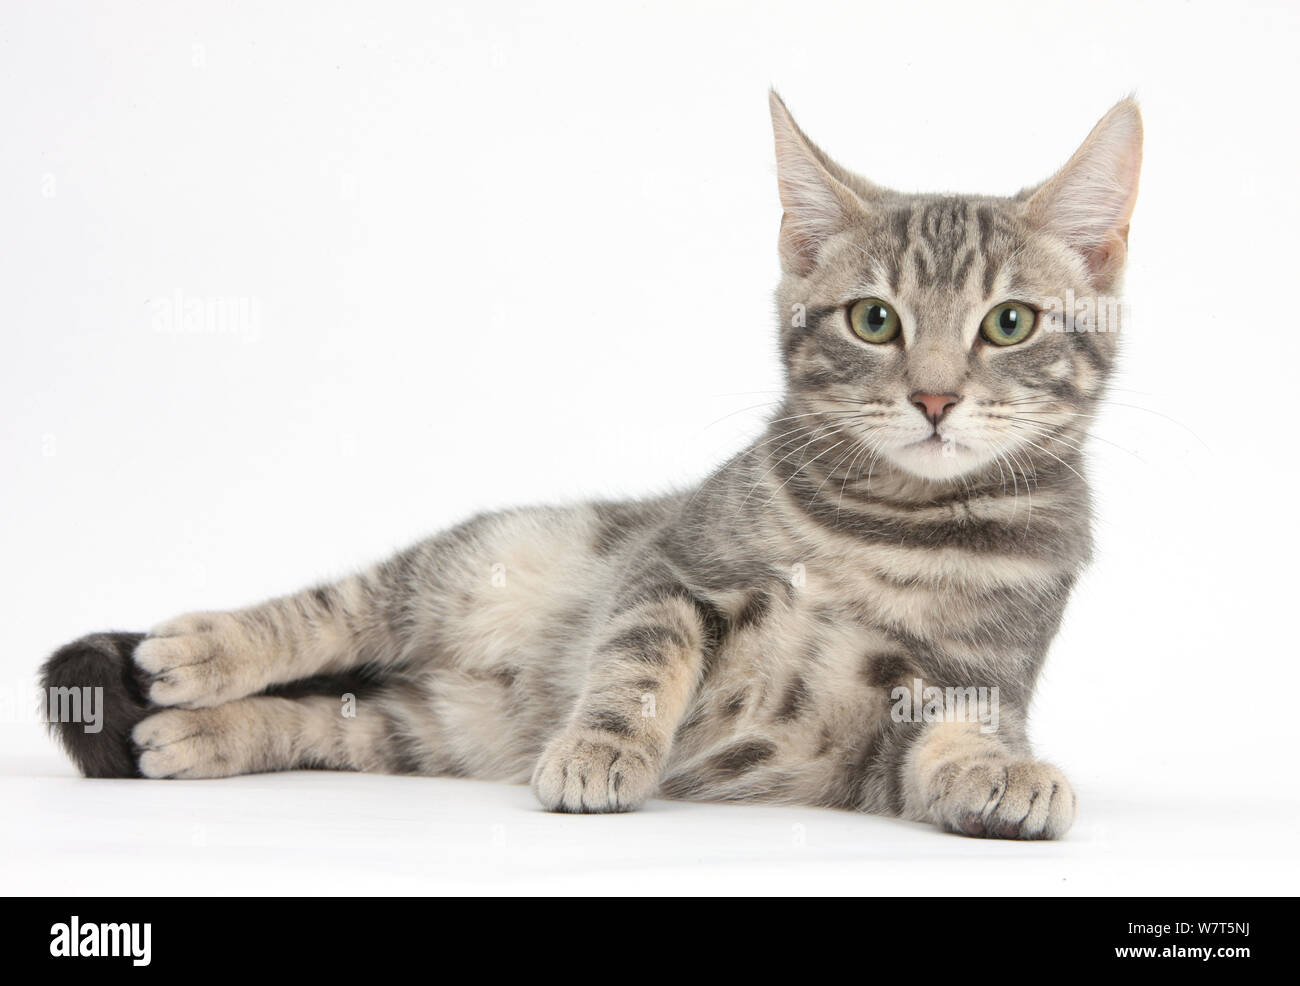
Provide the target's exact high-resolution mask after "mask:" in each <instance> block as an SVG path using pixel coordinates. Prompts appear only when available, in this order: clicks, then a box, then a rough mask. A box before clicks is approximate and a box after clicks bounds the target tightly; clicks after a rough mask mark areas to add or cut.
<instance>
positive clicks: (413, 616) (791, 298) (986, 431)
mask: <svg viewBox="0 0 1300 986" xmlns="http://www.w3.org/2000/svg"><path fill="white" fill-rule="evenodd" d="M772 112H773V121H774V125H775V129H776V137H777V152H778V165H779V174H780V181H781V195H782V202H783V205H784V207H785V218H784V221H783V224H782V234H781V244H780V245H781V256H782V265H783V270H784V275H783V278H782V280H781V283H780V286H779V287H778V290H777V304H778V310H779V312H780V315H781V326H780V336H779V338H780V349H781V353H782V355H783V359H784V363H785V367H786V372H787V379H788V386H787V389H786V394H785V397H784V401H783V404H782V406H781V407H780V409H779V410H778V411H777V412H776V413H775V414H774V415H773V417H772V420H771V421H770V423H769V425H768V427H767V429H766V432H765V433H764V434H763V435H762V436H761V437H760V438H759V439H758V440H757V441H756V442H755V443H754V444H753V445H752V446H751V447H749V448H747V449H745V450H744V451H742V452H741V453H740V454H738V455H736V456H735V457H734V458H732V459H731V460H730V461H728V462H727V463H725V464H724V465H723V466H721V467H720V468H719V469H718V470H717V471H716V472H714V473H713V474H712V475H711V476H709V477H708V478H707V479H706V480H704V482H702V483H700V484H699V485H698V486H696V487H694V488H691V489H687V490H683V491H681V492H679V493H676V494H673V495H668V496H663V497H660V498H657V499H649V500H640V501H626V502H609V503H592V504H587V505H582V506H576V507H571V508H551V507H543V508H532V509H519V510H511V511H505V512H500V513H494V514H490V515H483V516H479V517H476V518H474V519H472V520H470V521H468V522H466V523H464V524H461V525H460V526H458V527H456V528H454V529H452V530H449V531H447V532H445V533H443V534H440V535H438V536H436V537H434V538H432V539H430V540H428V541H426V542H423V543H421V544H418V545H416V546H414V547H412V548H410V549H409V550H407V551H404V552H402V553H401V554H399V555H397V556H396V557H394V558H391V559H389V560H387V561H385V562H383V563H382V564H379V565H376V566H375V567H373V568H371V569H369V570H368V571H366V572H363V573H361V574H358V575H356V576H354V577H351V578H348V579H345V580H343V581H341V582H338V583H335V584H331V585H324V586H319V587H316V588H313V589H310V590H307V591H304V592H302V593H299V594H296V595H293V596H289V597H286V598H281V599H276V600H272V601H270V602H267V603H264V604H262V605H259V606H255V607H252V608H250V609H246V610H241V611H236V612H213V613H198V614H190V615H187V616H182V617H180V618H179V619H175V620H171V621H169V622H167V623H163V624H161V625H160V626H157V627H155V628H154V629H153V630H152V631H151V632H150V633H149V635H148V636H147V638H145V639H144V640H143V641H142V642H140V643H139V644H138V646H136V647H135V649H134V661H135V664H136V666H137V668H138V671H139V672H141V673H143V674H144V675H146V676H147V678H146V685H147V689H148V691H147V698H148V700H149V702H151V703H152V705H151V706H150V707H149V708H148V709H147V710H145V712H147V713H149V714H147V715H146V716H145V717H144V718H143V719H142V721H139V722H138V724H137V723H136V721H135V720H138V719H140V717H141V715H143V714H144V713H142V712H141V711H140V709H139V707H138V703H137V705H136V706H133V710H134V711H132V712H131V714H132V715H133V716H134V719H132V720H131V725H133V726H134V730H133V734H132V735H133V738H134V743H135V744H136V748H135V752H136V754H137V755H138V759H128V760H127V761H126V763H127V764H128V766H129V770H128V769H123V770H122V771H121V772H122V773H134V772H135V771H136V769H137V768H138V771H139V772H140V773H142V774H143V775H145V776H148V777H215V776H224V775H230V774H237V773H244V772H250V771H265V770H280V769H290V768H298V767H325V768H336V769H349V770H370V771H389V772H406V773H418V774H452V775H461V776H470V777H480V778H490V779H496V780H501V781H511V782H528V781H531V782H532V784H533V787H534V790H535V791H536V793H537V795H538V797H539V798H540V800H541V801H542V803H543V804H544V805H545V806H546V807H547V808H550V809H553V810H559V811H594V812H600V811H620V810H627V809H631V808H635V807H637V806H638V805H640V804H641V803H643V802H644V801H645V800H646V799H647V798H649V797H651V796H652V795H655V794H656V793H658V794H660V795H662V796H667V797H674V798H693V799H709V800H753V801H769V802H788V803H798V804H809V805H826V806H835V807H841V808H847V809H853V810H859V811H868V812H877V813H884V814H890V815H897V816H902V817H905V818H909V819H917V820H929V821H932V822H934V823H936V824H938V825H940V826H943V827H945V828H947V829H950V830H953V831H957V832H964V833H967V834H973V835H988V836H1000V837H1021V838H1035V837H1055V836H1059V835H1061V834H1063V833H1064V831H1065V830H1066V829H1067V828H1068V826H1069V824H1070V822H1071V820H1072V819H1073V816H1074V795H1073V793H1072V791H1071V789H1070V786H1069V784H1068V782H1067V781H1066V780H1065V778H1064V777H1063V776H1062V775H1061V774H1060V772H1059V771H1057V770H1056V769H1055V768H1053V767H1051V766H1050V765H1048V764H1045V763H1041V762H1039V761H1037V760H1036V759H1035V758H1034V756H1033V754H1032V753H1031V751H1030V747H1029V744H1028V740H1027V738H1026V733H1025V709H1026V708H1027V706H1028V704H1029V701H1030V697H1031V695H1032V692H1033V687H1034V682H1035V679H1036V677H1037V675H1038V672H1039V669H1040V668H1041V666H1042V663H1043V661H1044V658H1045V656H1046V653H1047V649H1048V645H1049V643H1050V642H1051V640H1052V638H1053V636H1054V635H1055V633H1056V630H1057V627H1058V624H1059V623H1060V619H1061V614H1062V611H1063V608H1064V606H1065V603H1066V600H1067V598H1068V596H1069V593H1070V590H1071V587H1072V586H1073V584H1074V582H1075V580H1076V578H1077V576H1078V574H1079V571H1080V569H1081V568H1082V566H1083V565H1084V564H1085V563H1086V561H1087V560H1088V557H1089V553H1090V550H1091V539H1090V499H1089V492H1088V488H1087V485H1086V483H1085V481H1084V479H1083V473H1084V471H1085V468H1084V462H1083V459H1082V457H1081V448H1082V445H1083V442H1084V439H1085V436H1086V425H1087V423H1088V421H1089V420H1090V416H1091V414H1092V412H1093V410H1094V409H1095V407H1096V405H1097V401H1098V399H1099V398H1100V396H1101V394H1102V390H1103V387H1104V385H1105V381H1106V378H1107V377H1108V375H1109V373H1110V370H1111V367H1112V365H1113V362H1114V359H1115V344H1116V339H1115V337H1114V335H1113V334H1111V333H1063V332H1049V331H1046V330H1045V329H1042V328H1040V330H1039V331H1037V332H1036V333H1035V334H1034V336H1033V337H1031V338H1030V339H1029V340H1027V341H1026V342H1024V343H1022V344H1020V345H1017V346H1014V347H1005V348H1002V347H995V346H992V345H990V344H987V343H984V342H982V341H981V340H980V339H979V336H978V332H979V324H980V320H981V319H982V317H983V316H984V314H985V313H986V312H988V311H989V310H990V308H991V307H992V306H993V305H995V304H997V303H1000V302H1002V301H1005V300H1009V299H1010V300H1018V301H1023V302H1028V303H1032V304H1035V305H1037V304H1041V303H1044V301H1045V299H1048V298H1051V297H1063V296H1064V295H1065V293H1066V291H1067V290H1070V291H1073V292H1074V293H1075V294H1076V295H1079V296H1086V295H1096V294H1100V293H1112V294H1113V293H1114V292H1115V291H1116V290H1117V289H1118V278H1119V271H1120V270H1121V268H1122V263H1123V252H1124V249H1125V245H1126V237H1127V231H1128V218H1129V213H1130V212H1131V209H1132V200H1133V193H1135V190H1136V181H1137V170H1136V162H1137V160H1138V159H1139V158H1140V134H1141V126H1140V120H1139V118H1138V115H1137V110H1136V107H1135V106H1134V105H1133V104H1132V103H1131V102H1129V101H1125V102H1123V103H1121V104H1119V105H1118V106H1117V107H1116V108H1115V109H1114V110H1112V111H1111V113H1110V114H1108V116H1107V117H1106V118H1105V119H1104V120H1103V121H1102V123H1100V124H1098V127H1097V129H1096V130H1094V131H1093V134H1092V135H1091V136H1090V137H1089V139H1088V141H1087V142H1085V144H1084V146H1083V148H1081V149H1080V152H1079V153H1078V154H1076V155H1075V157H1074V158H1072V159H1071V162H1070V164H1068V165H1067V166H1066V168H1065V169H1063V170H1062V172H1061V173H1059V174H1058V175H1057V176H1055V177H1054V178H1053V179H1051V180H1050V181H1048V182H1046V183H1044V184H1043V185H1042V186H1039V187H1038V188H1035V189H1028V190H1026V191H1025V192H1023V193H1021V194H1020V195H1019V196H1016V197H1014V198H1009V199H1000V198H990V197H971V196H951V195H948V196H922V195H903V194H898V193H894V192H891V191H888V190H885V189H881V188H879V187H877V186H874V185H871V184H870V183H868V182H866V181H865V180H864V179H861V178H859V177H857V176H855V175H853V174H851V173H849V172H847V171H845V170H844V169H842V168H841V167H839V166H838V165H836V164H835V163H834V162H833V161H831V160H830V158H828V157H827V156H826V155H825V154H824V153H823V152H822V151H820V150H819V149H817V148H816V147H815V146H814V145H812V143H811V142H810V141H809V140H808V139H807V137H806V136H805V135H803V133H802V132H801V131H800V130H799V129H798V127H797V126H796V125H795V124H794V122H793V120H792V119H791V118H790V116H789V114H788V112H787V111H786V109H785V107H784V105H783V104H782V103H781V101H780V100H779V99H777V98H776V96H775V94H773V97H772ZM1080 162H1082V163H1080ZM1098 183H1100V185H1101V186H1103V187H1094V186H1097V185H1098ZM864 297H879V298H883V299H887V300H888V301H889V303H890V304H891V305H892V306H893V307H894V308H895V310H896V311H897V312H898V313H899V314H900V317H901V320H902V337H901V339H900V340H899V341H898V342H896V343H894V344H889V345H872V344H869V343H864V342H862V341H861V340H859V339H858V338H857V337H856V336H854V335H853V334H852V332H850V331H849V328H848V323H847V321H846V312H847V310H848V307H849V306H851V304H852V303H853V302H854V301H855V300H858V299H861V298H864ZM916 391H924V392H933V393H952V394H956V395H959V396H960V398H961V399H960V402H959V403H958V404H957V405H956V406H955V407H954V408H953V409H952V411H951V412H950V413H949V414H948V416H947V417H945V418H943V419H942V420H941V422H940V423H939V424H938V425H933V424H932V422H931V421H930V420H929V419H928V418H927V417H926V415H925V414H923V413H920V412H919V411H918V410H917V408H916V407H914V406H912V401H911V400H910V398H909V395H911V394H913V392H916ZM936 434H937V437H932V436H935V435H936ZM115 639H120V638H115ZM110 650H111V648H110ZM65 651H66V649H65ZM61 653H64V652H61ZM76 667H80V665H77V666H76ZM74 671H75V668H74V666H73V665H71V664H69V663H68V662H67V660H65V659H63V658H60V656H59V655H56V657H55V658H54V659H52V661H51V663H50V665H49V666H48V668H47V677H48V678H49V680H51V681H61V682H62V681H67V680H68V679H69V676H70V675H73V676H74V677H75V674H74ZM358 673H359V674H361V679H360V683H359V684H358V685H357V687H356V690H355V691H354V692H348V693H347V694H343V693H341V692H340V691H339V687H340V686H339V685H337V683H336V679H335V678H333V677H331V676H337V675H339V674H358ZM322 676H324V677H322ZM915 681H920V682H922V683H924V684H925V685H927V686H937V687H941V688H942V687H953V688H970V687H975V688H980V687H983V688H992V687H996V688H997V689H998V694H999V696H1000V714H999V717H998V726H997V730H996V731H995V732H989V731H988V730H986V729H984V728H981V724H979V723H976V722H972V721H945V722H907V721H904V722H900V721H897V718H896V717H894V716H891V711H890V710H891V705H892V704H893V701H894V695H895V694H896V693H895V689H898V688H900V687H904V688H905V687H908V686H909V685H910V684H911V683H912V682H915ZM304 683H306V684H304ZM349 702H352V703H354V704H353V705H352V706H349ZM350 711H354V712H355V714H349V713H350ZM111 713H112V710H111V709H110V714H111ZM58 728H59V731H60V733H61V735H62V736H63V738H64V739H65V742H66V743H67V744H68V746H69V748H70V749H71V751H72V752H73V754H74V756H75V757H77V758H78V760H79V762H81V763H83V764H85V763H87V762H89V760H88V756H89V755H88V754H87V753H86V749H85V747H86V744H87V743H91V742H94V741H95V740H94V738H93V737H88V736H82V735H80V734H79V733H77V732H76V730H75V729H73V728H72V727H70V726H68V725H67V724H60V725H59V727H58ZM106 732H108V733H111V731H106ZM120 741H121V737H120V734H119V736H118V739H117V740H116V742H120ZM114 762H117V760H115V759H114V758H113V757H105V756H97V757H95V758H94V763H95V764H96V765H97V766H99V765H103V764H105V763H114ZM101 772H102V770H101Z"/></svg>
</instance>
